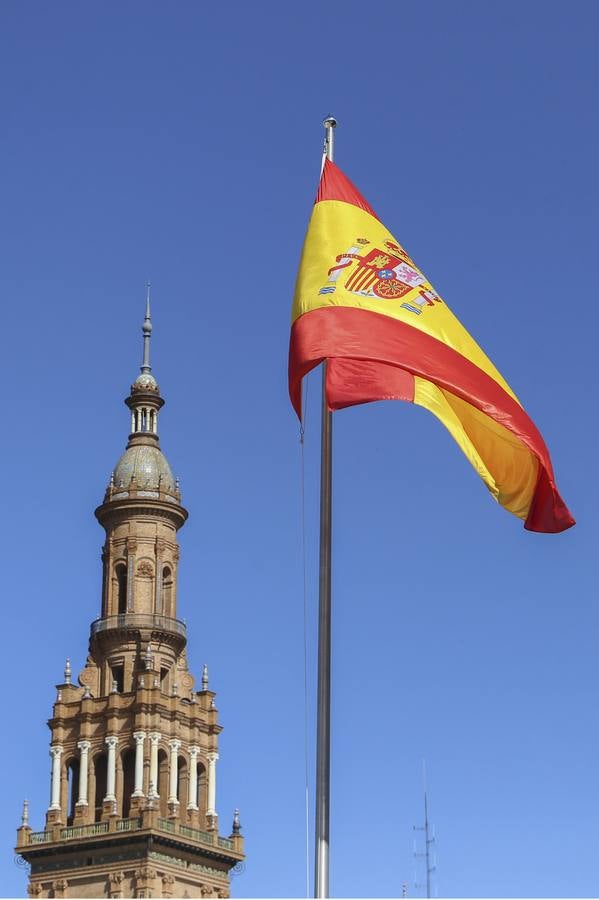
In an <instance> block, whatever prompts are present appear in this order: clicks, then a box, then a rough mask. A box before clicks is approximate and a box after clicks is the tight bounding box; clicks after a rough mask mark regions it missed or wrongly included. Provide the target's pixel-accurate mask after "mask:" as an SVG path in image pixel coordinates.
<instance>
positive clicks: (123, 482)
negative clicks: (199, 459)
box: [114, 444, 175, 493]
mask: <svg viewBox="0 0 599 900" xmlns="http://www.w3.org/2000/svg"><path fill="white" fill-rule="evenodd" d="M133 475H135V481H136V484H137V488H138V489H141V490H150V491H157V490H158V488H159V487H161V488H162V490H163V491H167V492H169V493H173V492H174V491H175V479H174V478H173V473H172V472H171V467H170V466H169V464H168V462H167V461H166V458H165V456H164V455H163V454H162V453H161V451H160V450H159V449H158V447H152V446H148V445H146V444H142V445H136V446H133V447H129V448H128V449H127V450H125V452H124V453H123V455H122V456H121V458H120V459H119V461H118V463H117V466H116V469H115V470H114V485H115V487H116V488H117V490H118V488H119V487H121V486H122V487H124V488H128V487H129V482H130V481H131V478H132V476H133ZM161 476H162V482H160V478H161Z"/></svg>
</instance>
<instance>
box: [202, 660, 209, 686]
mask: <svg viewBox="0 0 599 900" xmlns="http://www.w3.org/2000/svg"><path fill="white" fill-rule="evenodd" d="M202 690H203V691H207V690H208V666H207V665H206V663H204V668H203V669H202Z"/></svg>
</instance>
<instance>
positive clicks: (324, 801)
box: [314, 116, 337, 897]
mask: <svg viewBox="0 0 599 900" xmlns="http://www.w3.org/2000/svg"><path fill="white" fill-rule="evenodd" d="M323 125H324V127H325V132H326V138H325V153H326V156H327V159H330V160H331V162H332V161H333V140H334V129H335V126H336V125H337V122H336V121H335V119H334V118H333V117H332V116H327V118H326V119H325V120H324V122H323ZM326 377H327V363H326V360H325V361H324V363H323V365H322V425H321V450H320V575H319V600H318V688H317V704H318V705H317V718H316V822H315V825H316V839H315V845H314V850H315V867H314V896H315V897H328V896H329V812H330V794H331V531H332V528H331V526H332V519H331V501H332V474H333V460H332V444H333V417H332V414H331V413H330V412H329V409H328V407H327V400H326Z"/></svg>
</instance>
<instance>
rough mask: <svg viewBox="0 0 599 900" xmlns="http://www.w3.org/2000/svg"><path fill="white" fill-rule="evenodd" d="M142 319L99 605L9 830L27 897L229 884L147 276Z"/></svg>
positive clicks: (106, 524)
mask: <svg viewBox="0 0 599 900" xmlns="http://www.w3.org/2000/svg"><path fill="white" fill-rule="evenodd" d="M142 331H143V344H144V346H143V363H142V366H141V372H140V374H139V375H138V377H137V378H136V380H135V381H134V383H133V385H132V386H131V392H130V395H129V396H128V397H127V399H126V400H125V403H126V404H127V406H128V407H129V410H130V413H131V432H130V434H129V440H128V443H127V447H126V450H125V452H124V453H123V455H122V456H121V458H120V459H119V461H118V463H117V465H116V467H115V469H114V471H113V473H112V475H111V478H110V483H109V485H108V487H107V489H106V493H105V496H104V501H103V503H102V504H101V505H100V506H99V507H98V508H97V509H96V517H97V519H98V521H99V523H100V524H101V525H102V527H103V528H104V530H105V532H106V540H105V543H104V546H103V549H102V575H103V577H102V597H101V609H100V617H99V618H98V619H96V620H95V621H94V622H92V625H91V629H90V638H89V653H88V656H87V661H86V663H85V667H84V669H83V671H82V672H81V673H80V675H79V679H78V680H79V684H78V685H76V684H74V683H73V681H72V675H71V665H70V662H69V660H67V663H66V666H65V672H64V679H63V681H62V683H61V684H58V685H57V686H56V687H57V696H56V702H55V703H54V708H53V711H52V717H51V718H50V720H49V722H48V725H49V728H50V732H51V740H50V756H51V778H50V805H49V807H48V810H47V813H46V824H45V828H44V830H43V831H37V832H36V831H33V830H32V829H31V827H30V825H29V809H28V804H27V801H26V802H25V806H24V810H23V822H22V824H21V827H20V828H19V829H18V831H17V853H19V854H20V855H21V856H22V857H23V858H24V859H25V860H26V861H27V862H28V863H29V865H30V867H31V871H30V877H29V887H28V891H29V896H30V897H39V898H45V897H65V898H67V897H189V898H204V897H228V896H229V872H230V870H231V869H232V868H233V867H235V866H236V865H237V864H239V863H240V862H241V860H242V859H243V857H244V854H243V838H242V836H241V834H240V825H239V814H238V812H237V811H235V816H234V819H233V829H232V833H231V835H230V836H228V837H223V836H221V835H220V834H219V829H218V816H217V812H216V761H217V760H218V735H219V733H220V731H221V726H220V725H219V724H218V712H217V710H216V706H215V694H214V693H213V692H212V691H211V690H209V685H208V670H207V667H206V666H204V670H203V673H202V678H201V684H200V689H199V690H196V689H195V682H194V677H193V675H192V674H191V673H190V672H189V670H188V666H187V656H186V645H187V634H186V626H185V624H184V622H182V621H181V620H179V619H178V618H177V569H178V564H179V545H178V542H177V532H178V530H179V528H180V527H181V526H182V525H183V524H184V523H185V520H186V519H187V511H186V510H185V509H184V508H183V506H182V505H181V492H180V488H179V483H178V481H177V480H176V479H174V478H173V475H172V472H171V469H170V466H169V464H168V462H167V460H166V458H165V456H164V455H163V453H162V451H161V449H160V445H159V439H158V414H159V412H160V410H161V408H162V406H163V405H164V400H163V399H162V397H161V396H160V390H159V387H158V384H157V382H156V379H155V378H154V376H153V375H152V370H151V366H150V338H151V332H152V323H151V317H150V297H149V288H148V299H147V305H146V315H145V319H144V323H143V328H142Z"/></svg>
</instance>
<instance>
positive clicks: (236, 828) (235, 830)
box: [233, 809, 241, 834]
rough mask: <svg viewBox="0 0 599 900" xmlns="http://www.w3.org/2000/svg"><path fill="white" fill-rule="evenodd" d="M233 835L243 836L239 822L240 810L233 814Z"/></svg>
mask: <svg viewBox="0 0 599 900" xmlns="http://www.w3.org/2000/svg"><path fill="white" fill-rule="evenodd" d="M233 834H241V822H240V821H239V810H238V809H236V810H235V812H234V813H233Z"/></svg>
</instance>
